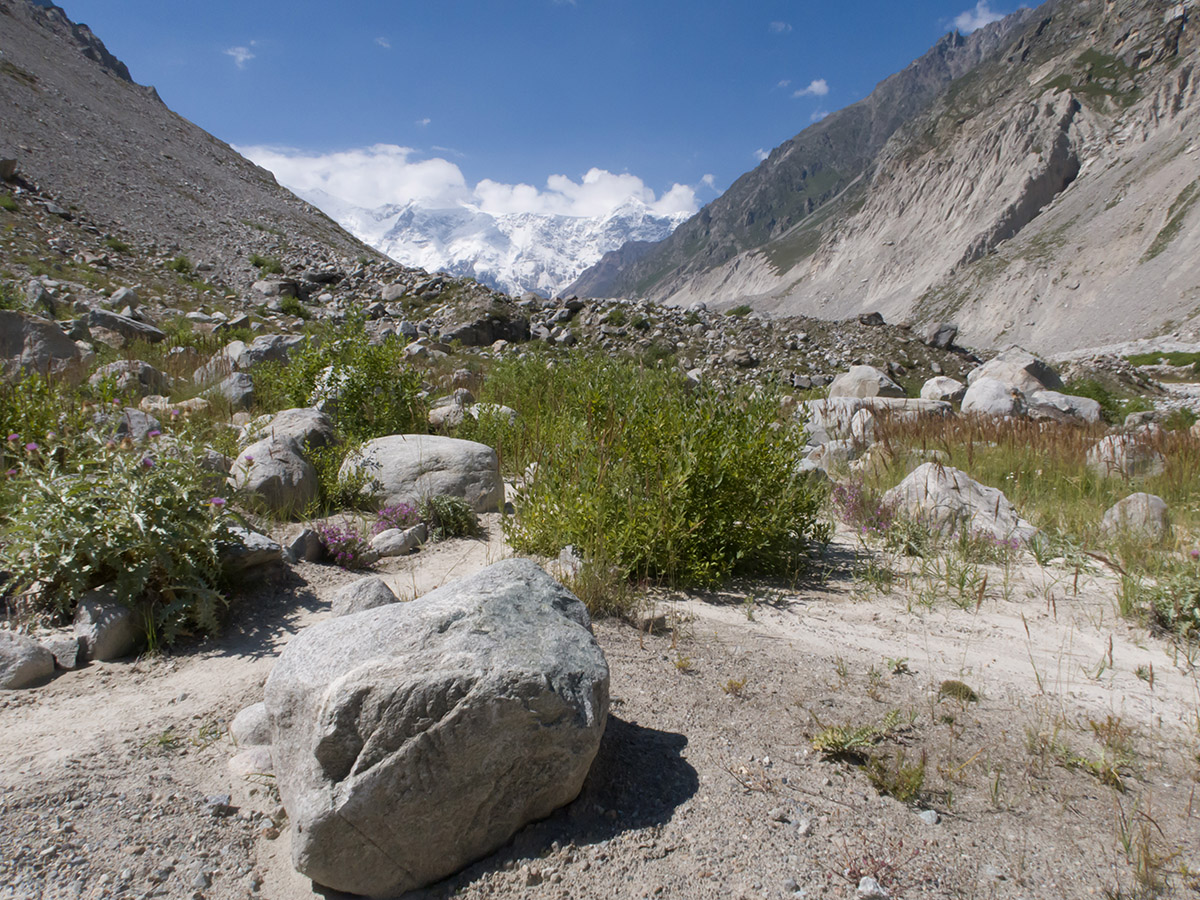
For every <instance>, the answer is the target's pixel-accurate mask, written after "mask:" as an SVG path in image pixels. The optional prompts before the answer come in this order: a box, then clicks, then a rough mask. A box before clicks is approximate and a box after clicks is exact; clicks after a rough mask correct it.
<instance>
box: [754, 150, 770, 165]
mask: <svg viewBox="0 0 1200 900" xmlns="http://www.w3.org/2000/svg"><path fill="white" fill-rule="evenodd" d="M770 155H771V154H770V153H768V152H767V151H766V150H764V149H763V148H762V147H759V148H758V149H757V150H755V151H754V158H755V159H757V160H758V161H759V162H762V161H763V160H764V159H766V158H767V157H768V156H770Z"/></svg>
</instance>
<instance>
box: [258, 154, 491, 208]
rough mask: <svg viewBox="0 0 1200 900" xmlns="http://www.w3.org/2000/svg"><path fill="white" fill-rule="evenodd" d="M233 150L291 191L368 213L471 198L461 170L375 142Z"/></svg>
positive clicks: (440, 161) (451, 202)
mask: <svg viewBox="0 0 1200 900" xmlns="http://www.w3.org/2000/svg"><path fill="white" fill-rule="evenodd" d="M235 149H236V150H237V151H238V152H239V153H241V154H242V155H243V156H245V157H247V158H248V159H251V160H253V161H254V162H256V163H258V165H260V166H262V167H263V168H264V169H269V170H270V171H271V172H273V173H275V177H276V178H277V179H278V180H279V181H280V183H281V184H284V185H286V186H287V187H289V188H291V189H292V190H295V191H298V192H300V193H309V192H311V191H324V192H325V193H327V194H330V195H332V196H334V197H337V198H339V199H341V200H344V201H346V202H347V203H350V204H352V205H354V206H361V207H364V208H366V209H374V208H375V207H377V206H381V205H382V204H385V203H404V202H407V201H409V200H421V201H423V202H426V203H430V204H433V205H435V206H437V205H445V206H455V205H457V204H459V203H461V202H464V201H466V200H469V199H470V197H471V191H470V188H468V187H467V182H466V179H464V178H463V174H462V172H461V171H460V170H459V168H458V166H456V165H454V163H451V162H447V161H446V160H444V159H424V160H416V159H412V157H413V155H414V154H415V153H416V151H415V150H413V149H412V148H411V147H398V146H396V145H395V144H376V145H374V146H373V147H366V148H363V149H359V150H345V151H342V152H339V153H326V154H321V155H309V154H306V153H304V152H302V151H300V150H291V149H287V148H278V147H237V148H235Z"/></svg>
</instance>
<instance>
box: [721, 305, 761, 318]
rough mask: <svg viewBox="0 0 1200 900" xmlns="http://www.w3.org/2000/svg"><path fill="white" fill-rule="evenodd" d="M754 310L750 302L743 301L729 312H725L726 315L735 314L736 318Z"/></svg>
mask: <svg viewBox="0 0 1200 900" xmlns="http://www.w3.org/2000/svg"><path fill="white" fill-rule="evenodd" d="M752 312H754V309H753V308H752V307H751V306H750V304H748V303H742V304H740V305H738V306H735V307H734V308H733V309H731V310H729V311H728V312H727V313H725V315H727V316H733V317H734V318H735V319H741V318H745V317H746V316H748V315H750V313H752Z"/></svg>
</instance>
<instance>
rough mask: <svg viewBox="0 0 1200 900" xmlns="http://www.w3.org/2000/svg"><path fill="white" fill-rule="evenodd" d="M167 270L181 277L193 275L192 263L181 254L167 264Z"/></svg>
mask: <svg viewBox="0 0 1200 900" xmlns="http://www.w3.org/2000/svg"><path fill="white" fill-rule="evenodd" d="M167 268H168V269H170V270H171V271H172V272H178V273H179V274H180V275H191V274H192V261H191V260H190V259H188V258H187V257H186V256H184V255H183V254H182V253H181V254H179V256H177V257H175V258H174V259H173V260H171V261H170V262H169V263H167Z"/></svg>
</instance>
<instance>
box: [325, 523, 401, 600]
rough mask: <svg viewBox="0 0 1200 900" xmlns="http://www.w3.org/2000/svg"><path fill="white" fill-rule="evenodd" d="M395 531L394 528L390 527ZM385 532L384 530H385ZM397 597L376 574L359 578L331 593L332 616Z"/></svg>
mask: <svg viewBox="0 0 1200 900" xmlns="http://www.w3.org/2000/svg"><path fill="white" fill-rule="evenodd" d="M392 530H393V531H395V530H396V529H392ZM385 533H386V532H385ZM398 600H399V598H397V597H396V594H395V592H393V591H392V589H391V588H390V587H388V583H387V582H386V581H384V580H383V579H382V578H380V577H379V576H378V575H371V576H370V577H368V578H360V579H359V580H358V581H355V582H353V583H351V584H348V585H346V586H345V587H344V588H342V589H341V590H339V591H338V592H337V593H336V594H334V595H333V604H332V608H331V609H330V615H332V616H348V615H351V614H352V613H357V612H362V611H364V610H367V609H376V608H378V607H380V606H388V605H390V604H392V603H397V602H398Z"/></svg>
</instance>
